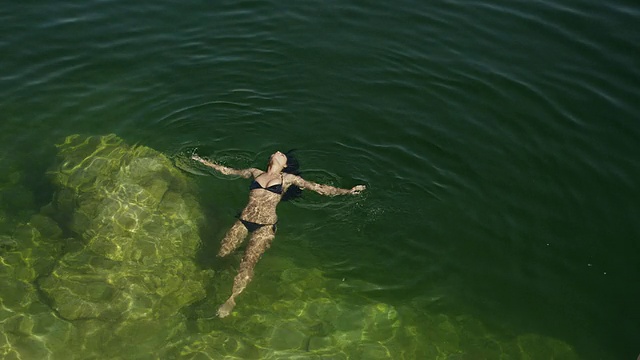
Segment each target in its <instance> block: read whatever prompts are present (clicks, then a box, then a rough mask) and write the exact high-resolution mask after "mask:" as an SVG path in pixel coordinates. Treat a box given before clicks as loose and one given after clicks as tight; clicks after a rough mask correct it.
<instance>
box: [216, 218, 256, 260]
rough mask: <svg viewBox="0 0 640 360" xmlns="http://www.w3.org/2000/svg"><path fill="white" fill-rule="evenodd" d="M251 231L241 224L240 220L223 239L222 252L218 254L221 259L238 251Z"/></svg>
mask: <svg viewBox="0 0 640 360" xmlns="http://www.w3.org/2000/svg"><path fill="white" fill-rule="evenodd" d="M248 233H249V231H248V230H247V228H246V227H245V226H244V224H242V222H240V220H238V221H236V222H235V223H234V224H233V226H231V229H229V231H227V234H226V235H225V236H224V239H222V243H221V245H220V251H219V252H218V256H219V257H223V256H227V255H229V254H230V253H231V252H232V251H233V250H235V249H237V248H238V246H240V244H242V241H243V240H244V238H245V237H247V234H248Z"/></svg>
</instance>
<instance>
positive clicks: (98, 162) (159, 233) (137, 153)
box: [39, 135, 205, 321]
mask: <svg viewBox="0 0 640 360" xmlns="http://www.w3.org/2000/svg"><path fill="white" fill-rule="evenodd" d="M49 175H50V176H51V178H52V180H53V183H54V185H55V187H56V189H57V190H56V193H55V196H54V199H53V202H52V203H51V204H50V206H48V208H47V209H45V211H46V212H49V213H51V214H52V216H55V217H56V219H57V220H58V221H59V222H60V223H61V224H63V227H66V228H68V230H69V231H71V232H72V233H74V234H75V235H76V237H78V238H79V239H82V244H81V246H79V247H78V249H77V250H75V251H72V252H68V253H66V254H65V255H64V256H63V257H62V258H61V259H60V261H59V263H58V264H57V265H56V266H55V268H54V270H53V272H51V274H50V275H48V276H46V277H44V278H42V279H40V281H39V285H40V288H41V289H42V290H43V292H44V293H45V294H46V295H47V296H48V297H49V298H50V300H51V303H52V306H53V308H54V309H55V310H56V311H57V312H58V314H59V316H61V317H63V318H65V319H67V320H77V319H83V320H87V319H101V320H108V321H123V320H135V319H157V318H163V317H168V316H171V315H174V314H176V313H177V312H178V311H179V310H180V309H181V308H183V307H184V306H187V305H189V304H191V303H193V302H194V301H197V300H200V299H202V298H203V297H204V296H205V291H204V285H203V284H204V281H205V273H203V272H202V271H199V270H198V269H197V268H196V265H195V263H194V257H195V254H196V251H197V249H198V247H199V246H200V237H199V234H198V225H199V223H200V222H201V221H202V219H203V215H202V212H201V211H200V208H199V205H198V203H197V201H196V199H195V197H194V195H193V190H194V189H193V188H192V187H191V186H190V184H189V182H188V179H187V178H186V176H185V175H184V174H183V173H181V172H180V171H179V170H177V169H175V167H174V166H173V164H172V163H171V161H170V160H169V159H168V158H167V157H166V156H164V155H163V154H161V153H159V152H157V151H155V150H152V149H150V148H148V147H144V146H129V145H127V144H125V143H124V142H123V140H122V139H120V138H118V137H117V136H115V135H108V136H101V137H97V136H96V137H81V136H79V135H73V136H69V137H67V139H66V140H65V141H64V143H62V144H60V145H58V163H57V165H56V167H55V168H54V169H53V170H51V171H50V172H49Z"/></svg>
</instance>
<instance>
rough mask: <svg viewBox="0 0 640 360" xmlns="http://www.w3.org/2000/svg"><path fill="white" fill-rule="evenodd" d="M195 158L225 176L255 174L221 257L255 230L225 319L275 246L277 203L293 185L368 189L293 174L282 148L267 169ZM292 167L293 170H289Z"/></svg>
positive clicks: (325, 190) (331, 192) (328, 190)
mask: <svg viewBox="0 0 640 360" xmlns="http://www.w3.org/2000/svg"><path fill="white" fill-rule="evenodd" d="M191 158H192V159H193V160H196V161H199V162H201V163H202V164H204V165H206V166H209V167H211V168H213V169H215V170H217V171H218V172H220V173H222V174H224V175H239V176H242V177H243V178H247V179H248V178H250V177H253V179H254V180H253V182H251V185H250V186H249V203H248V204H247V206H246V207H245V208H244V209H243V210H242V213H241V214H240V217H239V220H238V221H236V222H235V224H233V226H231V229H229V231H228V232H227V234H226V235H225V237H224V239H222V245H221V247H220V252H218V256H220V257H222V256H226V255H228V254H230V253H231V252H232V251H233V250H235V249H236V248H237V247H238V246H240V244H241V243H242V241H243V240H244V239H245V237H247V235H248V234H249V233H251V238H250V239H249V244H248V245H247V249H246V250H245V252H244V256H243V258H242V261H241V262H240V269H239V270H238V274H237V275H236V277H235V279H234V280H233V290H232V293H231V296H230V297H229V299H227V301H226V302H225V303H224V304H223V305H222V306H220V308H219V309H218V312H217V314H218V316H219V317H221V318H223V317H225V316H227V315H229V314H230V313H231V310H233V307H234V306H235V305H236V301H235V298H236V296H238V295H240V293H241V292H242V291H243V290H244V288H245V287H246V286H247V284H248V283H249V282H250V281H251V278H252V277H253V268H254V267H255V266H256V263H257V262H258V260H259V259H260V256H262V254H263V253H264V252H265V251H266V250H267V249H268V248H269V246H271V241H273V238H274V237H275V234H276V223H277V222H278V216H277V215H276V206H278V203H280V200H282V197H283V195H284V194H285V193H286V192H287V190H288V189H289V187H291V186H294V187H295V186H297V187H298V188H300V189H309V190H312V191H315V192H317V193H318V194H321V195H328V196H335V195H346V194H359V193H360V192H361V191H363V190H364V189H365V186H364V185H357V186H354V187H352V188H351V189H340V188H336V187H333V186H329V185H321V184H316V183H314V182H311V181H307V180H305V179H303V178H301V177H300V176H298V175H295V174H291V173H289V172H291V169H287V167H288V166H290V165H291V164H290V161H289V160H290V159H288V158H287V156H286V155H285V154H283V153H281V152H280V151H277V152H275V153H274V154H273V155H271V157H270V158H269V164H268V165H267V171H262V170H259V169H256V168H249V169H242V170H237V169H232V168H229V167H226V166H222V165H219V164H215V163H212V162H210V161H208V160H205V159H203V158H201V157H200V156H198V155H193V156H192V157H191ZM288 170H289V171H288Z"/></svg>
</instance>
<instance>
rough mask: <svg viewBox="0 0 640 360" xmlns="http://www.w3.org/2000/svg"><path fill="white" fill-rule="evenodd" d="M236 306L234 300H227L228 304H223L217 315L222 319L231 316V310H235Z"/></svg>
mask: <svg viewBox="0 0 640 360" xmlns="http://www.w3.org/2000/svg"><path fill="white" fill-rule="evenodd" d="M234 306H236V302H235V301H233V299H229V300H227V302H225V303H224V304H222V306H220V308H219V309H218V312H217V313H216V314H217V315H218V317H220V318H223V317H227V316H228V315H229V314H231V310H233V307H234Z"/></svg>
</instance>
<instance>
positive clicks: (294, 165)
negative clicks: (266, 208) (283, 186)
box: [282, 149, 302, 201]
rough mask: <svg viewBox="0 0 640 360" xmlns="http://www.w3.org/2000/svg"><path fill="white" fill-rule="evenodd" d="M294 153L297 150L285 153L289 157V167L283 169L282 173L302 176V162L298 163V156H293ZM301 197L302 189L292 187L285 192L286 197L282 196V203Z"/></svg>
mask: <svg viewBox="0 0 640 360" xmlns="http://www.w3.org/2000/svg"><path fill="white" fill-rule="evenodd" d="M294 151H295V149H291V150H289V151H287V152H286V153H284V154H285V156H286V157H287V167H285V168H284V169H282V171H283V172H286V173H287V174H293V175H300V174H301V173H302V172H301V171H300V162H299V161H298V159H297V158H296V156H295V155H294V154H293V152H294ZM300 196H302V189H300V187H298V186H296V185H291V186H289V188H288V189H287V192H285V193H284V195H282V201H288V200H293V199H295V198H298V197H300Z"/></svg>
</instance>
